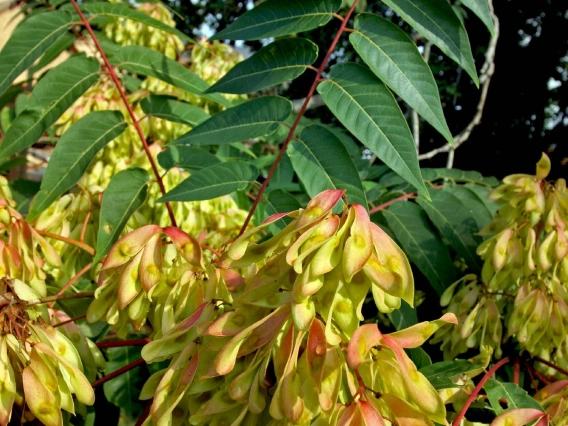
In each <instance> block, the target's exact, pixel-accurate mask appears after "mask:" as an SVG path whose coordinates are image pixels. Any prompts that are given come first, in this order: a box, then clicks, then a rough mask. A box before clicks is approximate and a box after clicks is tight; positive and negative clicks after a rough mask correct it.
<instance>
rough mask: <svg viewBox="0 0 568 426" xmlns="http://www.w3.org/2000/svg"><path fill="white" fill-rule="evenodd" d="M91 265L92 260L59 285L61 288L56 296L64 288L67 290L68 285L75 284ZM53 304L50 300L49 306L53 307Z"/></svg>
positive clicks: (60, 293)
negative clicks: (66, 281) (67, 280)
mask: <svg viewBox="0 0 568 426" xmlns="http://www.w3.org/2000/svg"><path fill="white" fill-rule="evenodd" d="M91 266H93V262H91V263H89V264H88V265H85V267H83V269H81V270H80V271H79V272H77V273H76V274H75V276H74V277H73V278H71V279H70V280H69V282H68V283H67V284H65V285H64V286H63V287H61V289H60V290H59V291H58V292H57V294H56V296H60V295H62V294H63V293H65V290H67V289H68V288H69V287H71V286H72V285H73V284H75V283H76V282H77V280H78V279H79V278H81V277H82V276H83V275H84V274H85V273H86V272H87V271H88V270H89V269H91ZM53 305H55V302H52V303H51V305H50V306H49V307H50V308H53Z"/></svg>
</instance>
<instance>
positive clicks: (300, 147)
mask: <svg viewBox="0 0 568 426" xmlns="http://www.w3.org/2000/svg"><path fill="white" fill-rule="evenodd" d="M287 152H288V156H289V157H290V160H291V162H292V166H293V167H294V170H295V171H296V174H297V175H298V177H299V178H300V180H301V181H302V184H303V185H304V187H305V188H306V192H307V193H308V195H309V196H310V197H315V196H316V195H317V194H319V193H320V192H322V191H324V190H326V189H345V190H347V197H348V199H349V202H350V203H357V204H361V205H363V206H364V207H365V208H367V199H366V197H365V191H364V190H363V184H362V183H361V179H360V178H359V173H358V172H357V169H356V168H355V165H354V164H353V160H351V157H350V156H349V153H348V152H347V150H346V149H345V146H344V145H343V143H341V141H340V140H339V139H338V138H337V137H335V135H334V134H333V133H332V132H330V131H329V130H328V129H326V128H325V127H323V126H320V125H317V124H315V125H311V126H308V127H305V128H304V130H302V133H301V134H300V137H299V139H298V140H295V141H293V142H291V143H290V145H288V150H287Z"/></svg>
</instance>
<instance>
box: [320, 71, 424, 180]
mask: <svg viewBox="0 0 568 426" xmlns="http://www.w3.org/2000/svg"><path fill="white" fill-rule="evenodd" d="M326 81H327V82H330V83H332V84H335V85H336V86H337V87H338V88H339V90H341V91H342V92H344V93H345V94H346V95H347V96H349V98H350V99H352V101H353V102H354V103H355V104H356V105H357V106H358V107H359V109H360V110H361V111H363V113H364V114H365V115H366V116H367V117H368V118H369V120H370V121H371V123H373V125H374V126H375V127H376V128H377V130H378V131H379V133H380V134H381V135H383V136H384V138H385V140H386V141H387V142H388V144H389V146H390V147H391V148H392V149H393V151H394V152H395V153H396V156H397V157H398V158H399V160H400V161H401V162H402V164H403V165H404V167H405V168H406V170H407V171H408V172H409V173H410V175H411V176H413V177H414V179H415V180H416V177H415V176H414V173H413V172H412V170H410V168H409V167H408V166H407V164H406V161H404V159H403V158H402V157H401V156H400V154H399V153H398V150H397V149H396V148H395V147H394V145H393V144H392V142H391V141H390V139H389V138H388V137H387V136H386V135H385V133H384V132H383V131H382V129H381V128H380V127H379V126H378V124H377V123H376V122H375V120H373V118H372V117H371V116H370V115H369V114H368V113H367V111H366V110H365V108H363V107H362V105H361V104H360V103H359V102H357V100H356V99H355V98H354V97H353V96H351V94H350V93H349V92H348V91H347V90H345V89H344V88H343V87H341V86H340V85H339V83H337V82H336V81H334V80H332V79H329V80H326ZM324 83H325V82H324ZM417 182H419V181H418V180H417Z"/></svg>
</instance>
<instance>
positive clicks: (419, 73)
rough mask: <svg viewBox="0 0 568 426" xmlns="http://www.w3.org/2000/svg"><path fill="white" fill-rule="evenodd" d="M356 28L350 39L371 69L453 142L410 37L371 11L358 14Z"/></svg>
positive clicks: (427, 71) (428, 73)
mask: <svg viewBox="0 0 568 426" xmlns="http://www.w3.org/2000/svg"><path fill="white" fill-rule="evenodd" d="M355 29H356V30H357V31H356V32H353V33H351V35H350V36H349V40H350V41H351V44H352V45H353V47H355V50H356V51H357V53H359V55H360V56H361V58H362V59H363V60H364V61H365V62H366V63H367V65H369V67H370V68H371V70H372V71H373V72H374V73H375V74H376V75H377V76H378V77H379V78H380V79H381V80H382V81H383V82H384V83H385V84H386V85H387V86H389V87H390V88H391V90H392V91H394V92H395V93H396V94H397V95H399V96H400V97H401V98H402V99H403V100H404V101H405V102H406V103H407V104H408V105H410V106H411V107H412V108H413V109H414V110H415V111H416V112H417V113H418V114H420V115H421V116H422V117H423V118H424V119H425V120H426V121H427V122H428V123H430V124H431V125H432V126H433V127H434V128H435V129H436V130H438V131H439V132H440V133H441V134H442V135H443V136H444V137H445V138H446V140H448V141H449V142H450V143H452V144H453V143H454V138H453V137H452V133H451V132H450V129H449V128H448V125H447V123H446V119H445V117H444V111H443V110H442V104H441V102H440V94H439V93H438V86H436V81H435V80H434V76H433V75H432V71H431V70H430V67H429V66H428V64H427V63H426V62H425V61H424V58H423V57H422V55H421V54H420V52H419V51H418V48H417V47H416V45H415V44H414V42H413V41H412V40H411V39H410V37H409V36H408V35H407V34H406V33H405V32H404V31H403V30H401V29H400V28H399V27H398V26H396V25H394V24H393V23H391V22H389V21H387V20H386V19H383V18H380V17H378V16H376V15H373V14H370V13H364V14H361V15H357V17H356V18H355Z"/></svg>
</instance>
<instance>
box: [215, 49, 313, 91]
mask: <svg viewBox="0 0 568 426" xmlns="http://www.w3.org/2000/svg"><path fill="white" fill-rule="evenodd" d="M317 58H318V46H317V45H316V44H315V43H312V42H311V41H309V40H306V39H305V38H285V39H280V40H276V41H275V42H273V43H270V44H269V45H268V46H265V47H263V48H262V49H260V50H259V51H258V52H256V53H255V54H254V55H252V56H251V57H250V58H248V59H246V60H245V61H243V62H240V63H238V64H237V65H235V66H234V67H233V68H232V69H231V70H230V71H229V72H228V73H227V74H225V76H223V78H221V80H219V81H218V82H217V83H215V84H214V85H213V86H211V87H210V88H209V89H207V93H214V92H222V93H236V94H243V93H251V92H257V91H259V90H262V89H266V88H267V87H271V86H275V85H277V84H281V83H284V82H286V81H289V80H293V79H295V78H296V77H298V76H299V75H300V74H302V73H303V72H304V71H305V70H306V67H307V66H308V65H311V64H313V63H314V62H315V60H316V59H317Z"/></svg>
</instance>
